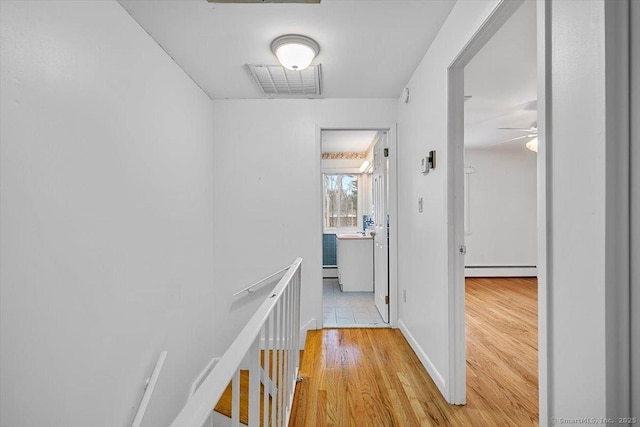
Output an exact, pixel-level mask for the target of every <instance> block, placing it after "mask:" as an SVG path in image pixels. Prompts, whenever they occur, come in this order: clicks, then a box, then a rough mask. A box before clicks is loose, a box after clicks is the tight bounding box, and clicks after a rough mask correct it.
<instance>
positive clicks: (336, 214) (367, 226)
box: [319, 127, 396, 328]
mask: <svg viewBox="0 0 640 427" xmlns="http://www.w3.org/2000/svg"><path fill="white" fill-rule="evenodd" d="M394 136H395V135H394V132H392V130H391V128H387V127H367V128H330V127H322V128H320V129H319V142H320V144H319V145H320V148H321V149H320V151H321V185H320V190H321V191H320V194H321V199H322V218H323V219H322V246H323V248H322V249H323V250H322V252H323V268H322V271H323V297H322V305H323V327H325V328H341V327H356V328H357V327H367V328H369V327H389V326H391V325H392V319H393V316H394V314H395V310H394V309H393V307H391V304H390V302H391V300H392V298H390V294H392V293H393V290H394V289H395V288H396V286H395V280H393V279H394V278H395V277H393V276H394V265H393V264H394V263H393V262H392V261H393V259H394V256H395V248H394V247H393V246H394V245H393V244H390V242H391V241H392V240H393V236H392V234H391V233H390V230H391V229H392V222H393V221H392V218H393V214H392V210H393V209H394V208H395V204H394V203H393V201H395V191H394V190H391V188H393V183H392V181H393V179H392V177H391V173H392V172H394V171H393V170H392V167H391V163H392V162H391V161H390V160H391V159H390V152H392V147H391V145H393V144H392V138H393V137H394ZM392 277H393V278H392ZM390 291H391V292H390Z"/></svg>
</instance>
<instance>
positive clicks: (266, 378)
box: [262, 316, 271, 427]
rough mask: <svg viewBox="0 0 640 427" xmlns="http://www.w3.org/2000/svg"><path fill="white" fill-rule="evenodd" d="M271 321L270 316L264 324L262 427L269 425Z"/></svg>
mask: <svg viewBox="0 0 640 427" xmlns="http://www.w3.org/2000/svg"><path fill="white" fill-rule="evenodd" d="M270 320H271V316H269V318H268V319H267V321H266V322H265V323H264V356H263V361H264V362H263V366H264V369H263V370H262V376H263V380H262V408H263V409H262V425H263V426H265V427H266V426H268V425H269V393H270V391H271V379H270V377H271V376H270V375H269V360H270V358H271V357H270V354H269V347H270V344H269V343H270V341H271V336H270V334H269V332H270V331H269V323H270Z"/></svg>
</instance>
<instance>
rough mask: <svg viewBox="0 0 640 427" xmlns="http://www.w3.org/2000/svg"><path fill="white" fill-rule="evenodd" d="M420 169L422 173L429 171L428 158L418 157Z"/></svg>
mask: <svg viewBox="0 0 640 427" xmlns="http://www.w3.org/2000/svg"><path fill="white" fill-rule="evenodd" d="M420 171H421V172H422V173H424V174H427V173H429V158H428V157H423V158H421V159H420Z"/></svg>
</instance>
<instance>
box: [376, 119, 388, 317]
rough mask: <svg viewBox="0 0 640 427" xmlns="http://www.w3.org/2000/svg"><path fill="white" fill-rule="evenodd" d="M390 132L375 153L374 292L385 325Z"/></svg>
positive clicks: (386, 311) (377, 146)
mask: <svg viewBox="0 0 640 427" xmlns="http://www.w3.org/2000/svg"><path fill="white" fill-rule="evenodd" d="M386 149H388V147H387V132H384V135H383V136H382V138H380V139H379V140H378V142H377V143H376V145H375V147H374V149H373V212H374V215H373V216H374V221H375V223H374V232H375V234H374V237H373V248H374V249H373V263H374V267H373V269H374V274H373V283H374V285H373V288H374V295H375V304H376V308H377V309H378V311H379V312H380V315H381V316H382V318H383V319H384V321H385V322H387V323H389V303H388V301H389V243H388V228H387V224H388V209H387V206H388V203H387V198H388V193H389V190H388V188H389V187H388V183H389V179H388V171H389V165H388V157H386V156H385V150H386Z"/></svg>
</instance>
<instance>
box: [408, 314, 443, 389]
mask: <svg viewBox="0 0 640 427" xmlns="http://www.w3.org/2000/svg"><path fill="white" fill-rule="evenodd" d="M398 326H399V328H400V331H401V332H402V335H404V337H405V338H406V339H407V341H408V342H409V345H410V346H411V348H412V349H413V351H414V352H415V353H416V355H417V356H418V359H420V362H422V366H424V368H425V369H426V370H427V372H428V373H429V376H430V377H431V379H432V380H433V382H434V383H436V386H437V387H438V390H440V393H441V394H442V396H446V395H447V394H446V388H447V385H446V383H445V381H444V378H443V377H442V375H440V372H439V371H438V370H437V369H436V367H435V365H434V364H433V363H432V362H431V359H429V356H427V354H426V353H425V352H424V350H422V347H420V345H419V344H418V342H417V341H416V339H415V338H414V337H413V335H411V332H409V329H408V328H407V326H406V325H405V324H404V323H403V322H402V320H400V319H398Z"/></svg>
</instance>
